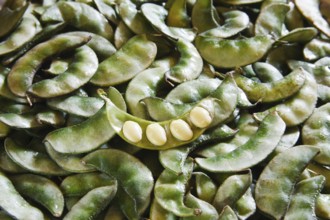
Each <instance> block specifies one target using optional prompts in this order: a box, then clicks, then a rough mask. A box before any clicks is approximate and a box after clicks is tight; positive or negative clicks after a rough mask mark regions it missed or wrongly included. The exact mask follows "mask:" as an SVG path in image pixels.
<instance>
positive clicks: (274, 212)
mask: <svg viewBox="0 0 330 220" xmlns="http://www.w3.org/2000/svg"><path fill="white" fill-rule="evenodd" d="M318 152H319V150H318V149H317V148H313V147H311V146H308V145H302V146H296V147H293V148H290V149H288V150H286V151H284V152H282V153H280V154H278V155H277V156H275V157H274V158H273V159H272V160H271V161H270V162H269V163H268V164H267V166H266V167H265V168H264V170H263V171H262V173H261V175H260V176H259V179H258V181H257V184H256V188H255V198H256V202H257V206H258V208H259V209H260V210H261V211H262V212H264V213H266V214H268V215H270V216H272V217H273V218H275V219H281V218H282V217H283V216H284V215H285V212H286V211H287V209H288V206H289V202H290V198H291V196H292V193H293V190H294V185H295V183H296V181H297V179H298V177H299V175H300V174H301V173H302V171H303V169H304V168H305V167H306V165H307V164H308V163H309V162H310V161H311V160H312V159H313V157H315V156H316V155H317V153H318Z"/></svg>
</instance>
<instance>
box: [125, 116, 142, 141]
mask: <svg viewBox="0 0 330 220" xmlns="http://www.w3.org/2000/svg"><path fill="white" fill-rule="evenodd" d="M123 134H124V136H125V137H126V138H127V139H128V140H129V141H131V142H133V143H137V142H139V141H140V140H141V139H142V129H141V127H140V125H139V124H138V123H136V122H134V121H126V122H125V123H124V125H123Z"/></svg>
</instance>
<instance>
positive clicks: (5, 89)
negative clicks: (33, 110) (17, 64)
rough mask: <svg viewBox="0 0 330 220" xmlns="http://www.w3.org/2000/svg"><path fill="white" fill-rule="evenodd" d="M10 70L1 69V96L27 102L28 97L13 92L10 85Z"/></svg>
mask: <svg viewBox="0 0 330 220" xmlns="http://www.w3.org/2000/svg"><path fill="white" fill-rule="evenodd" d="M9 72H10V69H9V68H8V69H6V70H4V71H1V74H0V96H1V97H3V98H6V99H9V100H12V101H15V102H18V103H27V102H28V101H27V99H25V98H21V97H18V96H16V95H15V94H14V93H12V92H11V91H10V89H9V87H8V82H7V74H8V73H9Z"/></svg>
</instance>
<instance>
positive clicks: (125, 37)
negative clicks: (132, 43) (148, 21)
mask: <svg viewBox="0 0 330 220" xmlns="http://www.w3.org/2000/svg"><path fill="white" fill-rule="evenodd" d="M133 36H134V33H133V32H132V31H131V30H130V29H129V28H128V27H127V25H126V24H125V23H124V22H123V21H120V22H119V24H118V26H117V28H116V30H115V34H114V44H115V46H116V48H117V49H120V48H121V47H122V46H123V45H124V44H125V43H127V41H129V39H131V38H132V37H133Z"/></svg>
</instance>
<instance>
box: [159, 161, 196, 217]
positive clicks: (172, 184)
mask: <svg viewBox="0 0 330 220" xmlns="http://www.w3.org/2000/svg"><path fill="white" fill-rule="evenodd" d="M184 166H185V169H184V170H185V171H184V172H183V173H182V174H181V175H177V174H175V173H174V172H172V171H171V170H167V169H165V170H164V171H163V172H162V173H161V175H160V176H159V177H158V179H157V181H156V183H155V187H154V195H155V199H156V200H157V202H158V204H159V205H160V206H161V207H163V208H164V209H165V210H168V211H170V212H172V213H174V214H175V215H177V216H180V217H189V216H198V215H199V214H200V213H201V211H202V210H200V209H199V208H194V207H187V205H186V204H185V203H184V197H185V190H186V184H187V183H188V181H189V179H190V177H191V173H192V170H193V163H192V160H187V161H186V163H185V165H184Z"/></svg>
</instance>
